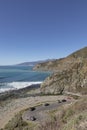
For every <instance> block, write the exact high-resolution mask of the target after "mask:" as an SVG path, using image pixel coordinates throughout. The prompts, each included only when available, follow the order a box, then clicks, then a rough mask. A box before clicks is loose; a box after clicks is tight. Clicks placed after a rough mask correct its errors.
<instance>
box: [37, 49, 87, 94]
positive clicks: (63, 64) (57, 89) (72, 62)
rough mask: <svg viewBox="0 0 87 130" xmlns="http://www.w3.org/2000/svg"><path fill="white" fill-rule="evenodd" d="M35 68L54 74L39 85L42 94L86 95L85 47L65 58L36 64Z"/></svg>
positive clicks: (86, 69) (86, 52) (86, 58)
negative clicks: (71, 93) (72, 93)
mask: <svg viewBox="0 0 87 130" xmlns="http://www.w3.org/2000/svg"><path fill="white" fill-rule="evenodd" d="M36 68H37V69H38V70H51V71H53V72H54V73H53V74H52V75H51V76H50V77H48V78H47V79H46V80H45V81H44V82H43V83H42V84H41V92H42V93H44V94H62V93H64V92H67V91H68V92H80V93H83V94H86V93H87V47H86V48H83V49H81V50H79V51H77V52H75V53H73V54H71V55H69V56H68V57H66V58H63V59H59V60H55V61H53V62H52V61H51V62H46V63H42V64H38V65H37V66H36ZM36 68H35V69H36Z"/></svg>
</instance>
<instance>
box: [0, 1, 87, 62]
mask: <svg viewBox="0 0 87 130" xmlns="http://www.w3.org/2000/svg"><path fill="white" fill-rule="evenodd" d="M85 46H87V0H0V65H13V64H16V63H21V62H27V61H37V60H45V59H58V58H62V57H66V56H67V55H69V54H70V53H72V52H74V51H76V50H78V49H80V48H83V47H85Z"/></svg>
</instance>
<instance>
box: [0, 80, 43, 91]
mask: <svg viewBox="0 0 87 130" xmlns="http://www.w3.org/2000/svg"><path fill="white" fill-rule="evenodd" d="M41 83H42V82H41V81H38V82H11V83H3V84H2V85H3V86H4V87H3V86H2V87H1V88H0V93H2V92H5V91H10V90H16V89H21V88H26V87H28V86H31V85H34V84H41Z"/></svg>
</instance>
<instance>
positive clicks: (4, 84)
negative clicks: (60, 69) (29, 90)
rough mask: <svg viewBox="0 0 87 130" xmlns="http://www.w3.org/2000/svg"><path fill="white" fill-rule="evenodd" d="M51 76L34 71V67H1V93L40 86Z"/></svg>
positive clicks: (48, 73)
mask: <svg viewBox="0 0 87 130" xmlns="http://www.w3.org/2000/svg"><path fill="white" fill-rule="evenodd" d="M50 74H51V72H42V71H33V67H32V66H0V93H2V92H5V91H9V90H15V89H20V88H24V87H27V86H30V85H32V84H40V83H42V82H43V81H44V79H45V78H46V77H48V76H49V75H50Z"/></svg>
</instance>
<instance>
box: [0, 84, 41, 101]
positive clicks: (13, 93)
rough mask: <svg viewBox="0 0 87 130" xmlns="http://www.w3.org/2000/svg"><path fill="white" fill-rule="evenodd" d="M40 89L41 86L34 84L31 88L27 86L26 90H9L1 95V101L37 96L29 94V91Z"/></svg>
mask: <svg viewBox="0 0 87 130" xmlns="http://www.w3.org/2000/svg"><path fill="white" fill-rule="evenodd" d="M38 88H40V84H32V85H30V86H26V87H24V88H20V89H16V90H9V91H5V92H2V93H0V101H5V100H7V99H9V98H20V97H27V96H35V94H32V95H31V94H30V95H29V94H28V95H27V92H28V91H31V90H36V89H38Z"/></svg>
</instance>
